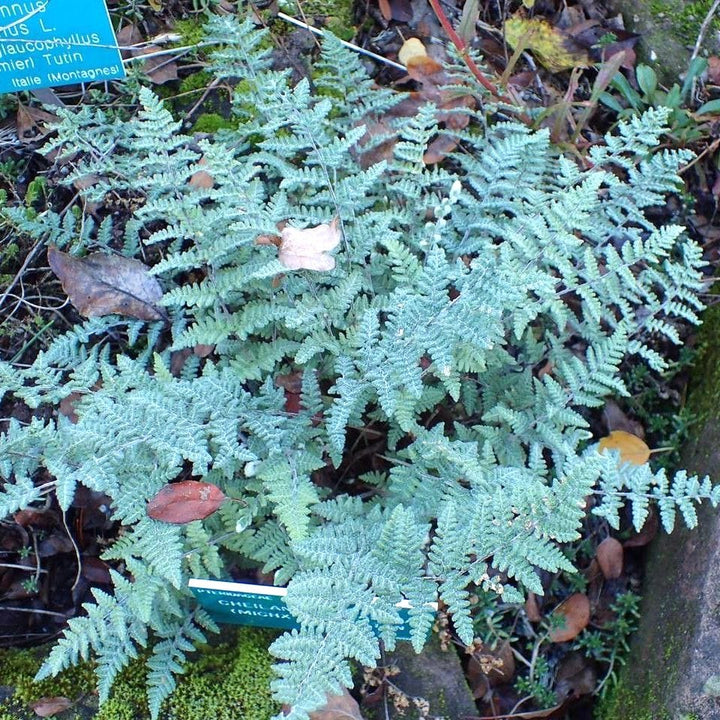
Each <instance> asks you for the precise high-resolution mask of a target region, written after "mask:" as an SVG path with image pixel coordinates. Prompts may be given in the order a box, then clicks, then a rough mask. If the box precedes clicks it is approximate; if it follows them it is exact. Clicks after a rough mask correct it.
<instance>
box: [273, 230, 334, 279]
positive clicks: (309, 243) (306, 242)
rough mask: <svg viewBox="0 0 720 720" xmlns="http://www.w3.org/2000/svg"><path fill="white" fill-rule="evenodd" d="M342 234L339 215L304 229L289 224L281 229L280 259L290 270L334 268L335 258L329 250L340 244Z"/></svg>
mask: <svg viewBox="0 0 720 720" xmlns="http://www.w3.org/2000/svg"><path fill="white" fill-rule="evenodd" d="M340 236H341V232H340V218H339V217H335V218H334V219H333V221H332V222H331V223H329V224H328V223H323V224H322V225H317V226H316V227H309V228H305V229H304V230H300V229H299V228H294V227H291V226H289V225H288V226H287V227H285V228H283V229H282V230H281V231H280V247H279V248H278V260H279V261H280V262H281V263H282V264H283V265H284V266H285V267H286V268H289V269H290V270H302V269H305V270H318V271H323V270H332V269H333V268H334V267H335V258H334V257H333V256H332V255H328V254H327V252H328V251H329V250H333V249H335V248H336V247H337V246H338V245H339V244H340Z"/></svg>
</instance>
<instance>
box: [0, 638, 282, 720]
mask: <svg viewBox="0 0 720 720" xmlns="http://www.w3.org/2000/svg"><path fill="white" fill-rule="evenodd" d="M274 637H275V635H274V634H273V633H271V632H270V631H265V630H255V629H250V628H238V629H232V630H226V631H224V633H223V635H222V636H221V638H220V640H219V641H218V642H214V643H213V644H212V645H207V646H204V647H203V648H201V649H200V650H199V651H198V653H197V654H196V655H195V656H194V657H193V658H192V659H191V660H190V662H189V663H188V665H187V667H186V670H185V673H184V674H183V675H181V676H179V677H178V684H177V688H176V689H175V691H174V692H173V693H172V695H171V696H170V697H169V698H168V700H167V701H166V702H165V704H164V706H163V709H162V712H161V716H160V717H161V719H162V720H209V719H210V718H212V719H213V720H269V719H270V718H271V717H272V716H273V715H274V714H276V713H277V712H278V711H279V710H280V708H279V706H278V705H277V703H275V702H274V701H273V700H272V697H271V694H270V681H271V679H272V676H273V674H272V669H271V665H272V658H271V656H270V654H269V653H268V646H269V644H270V643H271V642H272V640H273V639H274ZM44 652H45V651H44V650H2V651H0V678H2V682H3V686H0V720H35V719H36V718H37V715H35V713H34V712H33V711H32V710H31V709H30V707H29V703H31V702H33V701H35V700H37V699H39V698H41V697H58V696H60V697H67V698H70V699H71V700H73V701H76V702H75V705H74V706H73V707H72V708H70V709H69V710H67V711H65V712H63V713H62V714H59V715H56V716H55V717H56V718H58V720H90V719H91V718H92V719H94V720H149V717H150V716H149V713H148V710H147V698H146V695H145V675H146V672H147V670H146V668H145V665H144V662H143V661H144V659H145V658H139V659H138V660H137V661H135V662H133V663H131V664H130V665H129V666H128V667H127V668H126V669H125V670H124V671H123V672H122V673H121V674H120V676H119V677H118V679H117V681H116V683H115V685H114V686H113V692H112V695H111V696H110V699H109V700H108V701H107V702H106V703H105V704H104V705H103V706H102V707H101V708H98V707H97V695H96V694H95V675H94V671H93V666H92V663H83V664H81V665H79V666H77V667H73V668H69V669H68V670H66V671H64V672H62V673H61V674H60V675H58V677H56V678H48V679H46V680H42V681H40V682H37V683H36V682H34V681H33V676H34V675H35V673H36V672H37V670H38V668H39V667H40V664H41V662H42V657H43V654H44Z"/></svg>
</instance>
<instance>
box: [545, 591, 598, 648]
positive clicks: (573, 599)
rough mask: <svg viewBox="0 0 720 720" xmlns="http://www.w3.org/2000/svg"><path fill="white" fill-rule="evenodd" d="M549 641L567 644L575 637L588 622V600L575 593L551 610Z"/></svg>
mask: <svg viewBox="0 0 720 720" xmlns="http://www.w3.org/2000/svg"><path fill="white" fill-rule="evenodd" d="M551 621H552V627H551V628H550V632H549V637H550V640H552V641H553V642H556V643H561V642H567V641H568V640H572V639H573V638H575V637H577V636H578V634H579V633H581V632H582V631H583V630H584V629H585V628H586V627H587V625H588V623H589V622H590V600H589V599H588V596H587V595H584V594H583V593H575V594H574V595H571V596H570V597H569V598H567V599H565V600H563V602H561V603H560V604H559V605H558V606H557V607H556V608H555V610H553V613H552V616H551Z"/></svg>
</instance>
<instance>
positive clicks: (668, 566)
mask: <svg viewBox="0 0 720 720" xmlns="http://www.w3.org/2000/svg"><path fill="white" fill-rule="evenodd" d="M718 310H719V308H714V309H713V311H712V312H706V317H705V323H706V324H705V326H704V327H703V330H702V332H701V337H702V339H703V344H704V347H705V349H704V351H703V353H702V356H701V359H700V362H699V363H698V366H697V367H696V369H695V372H694V377H695V387H694V389H693V391H692V393H691V397H690V401H689V405H690V407H691V409H692V411H693V413H694V414H696V415H697V416H698V417H699V419H700V421H701V424H700V425H699V431H698V432H697V433H696V435H695V437H694V439H693V440H692V441H691V442H690V443H689V447H688V450H687V453H686V455H685V466H686V467H687V469H688V470H689V471H691V472H693V473H697V474H700V475H705V474H708V475H710V476H711V478H713V480H714V481H715V482H719V481H720V332H719V330H720V312H719V311H718ZM698 516H699V523H698V527H697V529H696V530H693V531H689V530H687V529H686V528H684V527H676V529H675V530H674V531H673V533H672V534H671V535H668V534H666V533H659V534H658V536H657V538H656V539H655V540H654V541H653V542H652V543H651V545H650V552H649V561H648V565H647V569H646V581H645V585H644V588H643V602H642V608H641V613H642V614H641V618H640V627H639V630H638V632H637V633H636V636H635V637H634V639H633V642H632V648H631V654H630V657H629V659H628V661H627V664H626V666H625V668H624V670H623V672H622V673H621V675H620V681H619V684H618V687H617V688H616V689H615V691H614V692H613V693H612V694H611V696H610V698H609V699H608V700H607V701H606V702H605V703H603V704H602V706H601V712H600V714H599V716H598V717H600V718H602V719H603V720H617V718H623V720H649V719H650V718H657V719H658V720H659V719H663V720H664V719H665V718H667V719H668V720H690V719H696V720H700V719H702V720H720V677H719V676H718V674H717V673H718V667H719V666H720V510H718V509H714V508H712V507H710V506H706V507H703V508H701V512H699V513H698Z"/></svg>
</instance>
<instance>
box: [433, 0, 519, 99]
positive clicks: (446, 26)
mask: <svg viewBox="0 0 720 720" xmlns="http://www.w3.org/2000/svg"><path fill="white" fill-rule="evenodd" d="M428 2H429V3H430V7H432V9H433V11H434V13H435V15H436V16H437V19H438V20H439V21H440V24H441V25H442V26H443V30H445V32H446V33H447V34H448V37H449V38H450V41H451V42H452V44H453V45H454V46H455V47H456V48H457V51H458V52H459V53H460V57H461V58H462V59H463V62H464V63H465V64H466V65H467V67H468V70H470V72H471V73H472V74H473V75H474V76H475V77H476V78H477V81H478V82H479V83H480V84H481V85H482V86H483V87H484V88H485V89H486V90H488V91H489V92H490V94H491V95H492V97H493V99H494V100H498V101H503V102H508V103H510V104H515V103H513V102H512V101H511V100H509V99H508V98H506V97H505V96H504V95H503V94H502V93H500V92H499V91H498V89H497V88H496V87H495V85H493V83H491V82H490V80H488V79H487V78H486V77H485V75H484V74H483V72H482V70H480V68H479V67H478V66H477V64H476V63H475V61H474V60H473V59H472V57H470V53H468V48H467V43H466V42H465V41H464V40H463V39H462V38H461V37H460V36H459V35H458V34H457V32H456V31H455V28H454V27H453V26H452V24H451V22H450V20H448V16H447V15H446V14H445V11H444V10H443V9H442V6H441V5H440V1H439V0H428Z"/></svg>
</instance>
